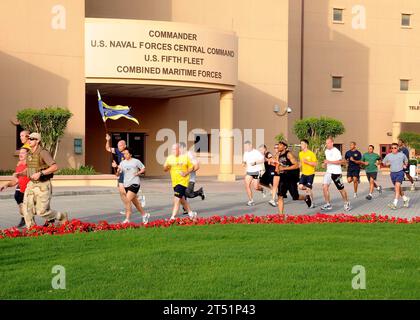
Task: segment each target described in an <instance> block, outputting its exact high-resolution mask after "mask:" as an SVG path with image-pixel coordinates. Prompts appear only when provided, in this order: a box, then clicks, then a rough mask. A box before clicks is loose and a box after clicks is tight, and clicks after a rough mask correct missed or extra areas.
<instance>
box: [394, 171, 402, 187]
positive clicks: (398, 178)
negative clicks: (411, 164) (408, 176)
mask: <svg viewBox="0 0 420 320" xmlns="http://www.w3.org/2000/svg"><path fill="white" fill-rule="evenodd" d="M391 181H392V184H393V185H395V184H396V183H397V182H399V183H403V181H404V171H403V170H401V171H398V172H391Z"/></svg>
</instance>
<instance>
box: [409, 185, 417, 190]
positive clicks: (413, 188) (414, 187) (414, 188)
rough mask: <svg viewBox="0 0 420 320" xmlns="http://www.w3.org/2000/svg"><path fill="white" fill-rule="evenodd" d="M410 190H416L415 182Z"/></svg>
mask: <svg viewBox="0 0 420 320" xmlns="http://www.w3.org/2000/svg"><path fill="white" fill-rule="evenodd" d="M410 191H416V185H415V184H414V183H413V184H412V185H411V188H410Z"/></svg>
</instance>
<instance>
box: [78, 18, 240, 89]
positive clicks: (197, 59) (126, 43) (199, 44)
mask: <svg viewBox="0 0 420 320" xmlns="http://www.w3.org/2000/svg"><path fill="white" fill-rule="evenodd" d="M85 76H86V77H87V78H119V79H121V78H129V79H148V80H175V81H192V82H202V83H212V84H224V85H236V83H237V78H238V40H237V37H236V36H235V34H234V33H233V32H222V31H218V30H214V29H211V28H206V27H203V26H195V25H190V24H183V23H175V22H162V21H143V20H116V19H93V18H87V19H86V21H85Z"/></svg>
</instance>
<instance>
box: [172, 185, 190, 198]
mask: <svg viewBox="0 0 420 320" xmlns="http://www.w3.org/2000/svg"><path fill="white" fill-rule="evenodd" d="M186 191H187V187H184V186H182V185H180V184H177V185H176V186H175V187H174V196H175V197H177V198H180V199H182V198H186V196H185V192H186Z"/></svg>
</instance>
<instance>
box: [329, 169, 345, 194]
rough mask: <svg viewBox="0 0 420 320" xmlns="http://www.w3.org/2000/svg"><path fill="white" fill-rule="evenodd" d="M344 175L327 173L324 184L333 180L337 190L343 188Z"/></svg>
mask: <svg viewBox="0 0 420 320" xmlns="http://www.w3.org/2000/svg"><path fill="white" fill-rule="evenodd" d="M342 177H343V176H342V175H341V174H334V173H328V172H327V173H326V174H325V175H324V184H328V185H330V184H331V182H334V184H335V186H336V187H337V190H343V189H344V184H343V181H342Z"/></svg>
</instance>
